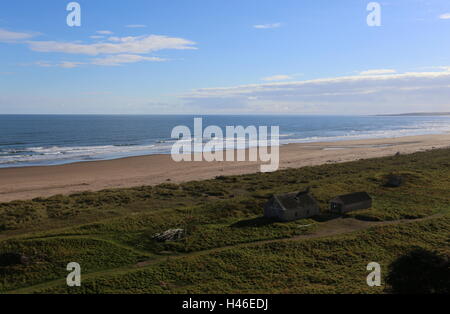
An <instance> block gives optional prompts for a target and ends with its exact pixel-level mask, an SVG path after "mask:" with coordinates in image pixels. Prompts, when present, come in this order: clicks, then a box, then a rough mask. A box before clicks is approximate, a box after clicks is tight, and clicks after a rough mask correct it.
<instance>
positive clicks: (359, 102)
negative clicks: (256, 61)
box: [181, 70, 450, 114]
mask: <svg viewBox="0 0 450 314" xmlns="http://www.w3.org/2000/svg"><path fill="white" fill-rule="evenodd" d="M181 98H182V99H184V100H185V101H187V104H188V105H189V106H191V107H197V109H202V110H203V111H206V110H208V109H210V110H214V109H215V108H218V106H220V108H227V109H229V110H233V111H234V112H236V111H238V112H261V113H262V112H267V113H274V112H279V113H327V114H333V113H334V114H336V113H347V114H352V113H353V114H362V113H364V114H371V113H392V112H410V111H448V110H450V71H449V70H443V71H436V72H407V73H401V74H399V73H395V74H377V75H354V76H343V77H334V78H322V79H315V80H305V81H294V82H272V83H264V84H251V85H241V86H234V87H222V88H220V87H219V88H204V89H197V90H194V91H192V92H190V93H188V94H186V95H183V96H182V97H181Z"/></svg>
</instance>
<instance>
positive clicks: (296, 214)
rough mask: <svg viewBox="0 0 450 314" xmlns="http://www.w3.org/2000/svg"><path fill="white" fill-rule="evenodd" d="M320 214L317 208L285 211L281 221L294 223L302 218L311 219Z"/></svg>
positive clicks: (310, 207)
mask: <svg viewBox="0 0 450 314" xmlns="http://www.w3.org/2000/svg"><path fill="white" fill-rule="evenodd" d="M319 214H320V209H319V208H318V207H317V206H308V207H304V208H301V209H295V210H294V209H292V210H286V211H283V212H282V215H281V216H280V217H279V219H280V220H281V221H293V220H297V219H302V218H309V217H312V216H316V215H319Z"/></svg>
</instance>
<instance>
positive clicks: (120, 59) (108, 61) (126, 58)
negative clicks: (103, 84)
mask: <svg viewBox="0 0 450 314" xmlns="http://www.w3.org/2000/svg"><path fill="white" fill-rule="evenodd" d="M141 61H153V62H162V61H165V59H162V58H158V57H144V56H139V55H130V54H121V55H114V56H107V57H104V58H96V59H94V60H92V64H95V65H103V66H118V65H121V64H124V63H136V62H141Z"/></svg>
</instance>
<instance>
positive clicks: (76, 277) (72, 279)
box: [66, 262, 81, 287]
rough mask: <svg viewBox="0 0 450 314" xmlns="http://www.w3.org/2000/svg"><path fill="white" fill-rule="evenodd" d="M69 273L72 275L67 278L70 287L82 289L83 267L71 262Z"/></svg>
mask: <svg viewBox="0 0 450 314" xmlns="http://www.w3.org/2000/svg"><path fill="white" fill-rule="evenodd" d="M66 269H67V271H70V273H69V274H68V275H67V277H66V283H67V285H68V286H69V287H81V266H80V264H78V263H75V262H71V263H69V264H67V267H66Z"/></svg>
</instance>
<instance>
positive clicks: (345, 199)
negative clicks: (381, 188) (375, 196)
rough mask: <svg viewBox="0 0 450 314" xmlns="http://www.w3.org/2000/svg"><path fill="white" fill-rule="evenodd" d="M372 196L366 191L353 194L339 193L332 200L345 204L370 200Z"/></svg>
mask: <svg viewBox="0 0 450 314" xmlns="http://www.w3.org/2000/svg"><path fill="white" fill-rule="evenodd" d="M370 200H372V198H371V197H370V195H369V194H367V193H366V192H356V193H351V194H345V195H339V196H337V197H335V198H334V199H333V200H332V201H333V202H336V201H341V202H342V203H344V204H353V203H360V202H365V201H370Z"/></svg>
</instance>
